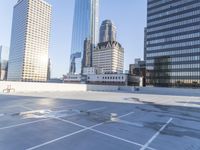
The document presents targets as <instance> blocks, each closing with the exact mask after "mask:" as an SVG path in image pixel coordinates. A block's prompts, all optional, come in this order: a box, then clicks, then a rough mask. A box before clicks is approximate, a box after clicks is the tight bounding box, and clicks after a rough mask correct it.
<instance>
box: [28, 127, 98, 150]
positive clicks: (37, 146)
mask: <svg viewBox="0 0 200 150" xmlns="http://www.w3.org/2000/svg"><path fill="white" fill-rule="evenodd" d="M100 124H102V123H99V124H96V125H94V126H91V127H87V128H84V129H81V130H78V131H76V132H73V133H70V134H67V135H64V136H62V137H59V138H56V139H54V140H51V141H48V142H45V143H42V144H40V145H36V146H34V147H31V148H28V149H26V150H34V149H37V148H40V147H42V146H45V145H48V144H51V143H54V142H56V141H59V140H62V139H64V138H67V137H70V136H72V135H76V134H78V133H81V132H84V131H86V130H88V129H90V128H94V127H96V126H98V125H100Z"/></svg>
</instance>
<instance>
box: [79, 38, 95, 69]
mask: <svg viewBox="0 0 200 150" xmlns="http://www.w3.org/2000/svg"><path fill="white" fill-rule="evenodd" d="M91 50H92V43H91V40H90V39H88V38H86V39H85V41H84V52H83V59H82V71H81V72H83V68H84V67H91V66H92V51H91Z"/></svg>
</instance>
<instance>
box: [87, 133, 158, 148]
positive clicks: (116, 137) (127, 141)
mask: <svg viewBox="0 0 200 150" xmlns="http://www.w3.org/2000/svg"><path fill="white" fill-rule="evenodd" d="M89 130H91V131H94V132H96V133H100V134H102V135H105V136H109V137H111V138H114V139H117V140H120V141H123V142H126V143H129V144H133V145H137V146H140V147H142V146H143V145H142V144H140V143H136V142H133V141H130V140H126V139H123V138H120V137H118V136H114V135H112V134H108V133H105V132H102V131H99V130H96V129H89ZM147 148H148V149H150V150H155V149H154V148H151V147H147Z"/></svg>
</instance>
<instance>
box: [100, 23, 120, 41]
mask: <svg viewBox="0 0 200 150" xmlns="http://www.w3.org/2000/svg"><path fill="white" fill-rule="evenodd" d="M116 35H117V31H116V26H115V25H114V24H113V23H112V21H111V20H104V21H103V22H102V24H101V27H100V35H99V41H100V42H107V41H116Z"/></svg>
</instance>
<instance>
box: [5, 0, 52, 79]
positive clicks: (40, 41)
mask: <svg viewBox="0 0 200 150" xmlns="http://www.w3.org/2000/svg"><path fill="white" fill-rule="evenodd" d="M50 28H51V5H49V4H48V3H47V2H45V1H44V0H18V2H17V4H16V5H15V6H14V11H13V22H12V35H11V45H10V56H9V64H8V80H12V81H33V82H45V81H46V80H47V68H48V67H47V66H48V49H49V39H50Z"/></svg>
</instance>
